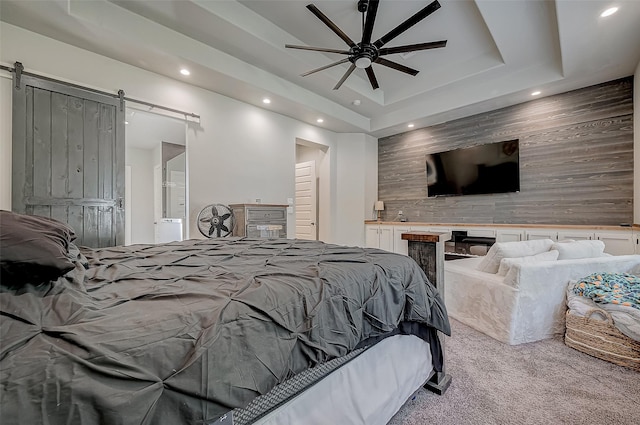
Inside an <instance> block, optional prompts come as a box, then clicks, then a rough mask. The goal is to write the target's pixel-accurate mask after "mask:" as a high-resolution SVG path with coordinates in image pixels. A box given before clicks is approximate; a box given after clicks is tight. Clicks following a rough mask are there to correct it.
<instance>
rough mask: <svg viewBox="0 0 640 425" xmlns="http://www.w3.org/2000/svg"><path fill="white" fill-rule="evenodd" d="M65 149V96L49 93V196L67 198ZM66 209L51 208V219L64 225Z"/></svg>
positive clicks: (67, 167)
mask: <svg viewBox="0 0 640 425" xmlns="http://www.w3.org/2000/svg"><path fill="white" fill-rule="evenodd" d="M68 158H69V156H68V147H67V96H65V95H64V94H61V93H56V92H52V93H51V157H50V159H51V196H52V197H54V198H65V197H67V193H68V191H67V185H68V173H69V166H68V161H69V159H68ZM67 215H68V209H67V207H65V206H51V218H54V219H56V220H59V221H62V222H63V223H66V222H67V221H68V217H67Z"/></svg>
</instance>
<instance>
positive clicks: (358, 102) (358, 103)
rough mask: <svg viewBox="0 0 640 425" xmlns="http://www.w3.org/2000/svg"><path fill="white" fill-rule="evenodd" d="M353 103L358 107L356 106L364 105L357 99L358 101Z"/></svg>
mask: <svg viewBox="0 0 640 425" xmlns="http://www.w3.org/2000/svg"><path fill="white" fill-rule="evenodd" d="M351 103H353V104H354V105H356V106H359V105H360V103H362V102H361V101H360V99H356V100H354V101H353V102H351Z"/></svg>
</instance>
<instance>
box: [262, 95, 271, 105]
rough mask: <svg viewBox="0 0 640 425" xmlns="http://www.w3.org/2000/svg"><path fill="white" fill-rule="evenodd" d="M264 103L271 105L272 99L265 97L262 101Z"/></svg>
mask: <svg viewBox="0 0 640 425" xmlns="http://www.w3.org/2000/svg"><path fill="white" fill-rule="evenodd" d="M262 103H266V104H269V103H271V99H269V98H268V97H265V98H264V99H262Z"/></svg>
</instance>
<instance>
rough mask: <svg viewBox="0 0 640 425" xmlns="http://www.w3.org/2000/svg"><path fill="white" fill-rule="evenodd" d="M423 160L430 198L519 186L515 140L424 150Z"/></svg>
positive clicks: (517, 149) (516, 142) (503, 190)
mask: <svg viewBox="0 0 640 425" xmlns="http://www.w3.org/2000/svg"><path fill="white" fill-rule="evenodd" d="M426 162H427V196H428V197H430V198H431V197H435V196H455V195H478V194H487V193H506V192H518V191H519V190H520V149H519V143H518V140H508V141H505V142H498V143H489V144H486V145H480V146H473V147H470V148H461V149H454V150H450V151H446V152H439V153H434V154H428V155H427V160H426Z"/></svg>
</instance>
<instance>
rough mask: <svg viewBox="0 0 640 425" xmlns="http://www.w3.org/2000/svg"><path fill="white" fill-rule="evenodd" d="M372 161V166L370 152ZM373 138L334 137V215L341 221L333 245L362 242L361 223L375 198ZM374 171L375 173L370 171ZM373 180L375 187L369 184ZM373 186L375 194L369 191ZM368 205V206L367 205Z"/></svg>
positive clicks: (337, 226)
mask: <svg viewBox="0 0 640 425" xmlns="http://www.w3.org/2000/svg"><path fill="white" fill-rule="evenodd" d="M374 152H375V162H374V163H373V164H375V167H374V165H373V164H372V159H373V153H374ZM377 152H378V141H377V139H375V138H373V137H370V136H367V135H365V134H340V135H338V157H339V158H340V160H339V161H338V167H337V181H338V182H339V184H338V188H337V191H336V195H337V202H336V207H337V211H336V214H337V215H338V216H340V217H341V218H342V220H338V221H337V223H336V243H339V244H345V245H349V244H351V243H352V242H350V241H356V240H359V241H363V240H364V226H363V225H361V226H353V225H352V224H351V223H363V222H364V220H365V219H370V218H371V215H370V214H369V213H368V211H369V210H371V209H372V208H373V202H374V201H375V198H376V196H377V186H378V184H377V164H378V158H377ZM374 168H375V170H374ZM374 176H376V177H375V185H374V184H373V183H372V182H373V180H374ZM374 187H375V191H373V190H372V189H373V188H374ZM369 203H370V205H368V204H369Z"/></svg>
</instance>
